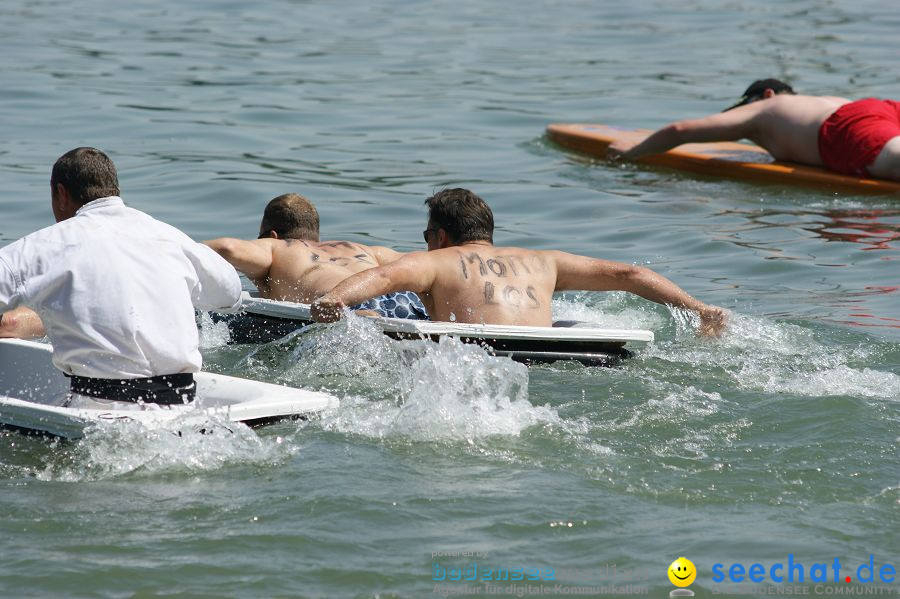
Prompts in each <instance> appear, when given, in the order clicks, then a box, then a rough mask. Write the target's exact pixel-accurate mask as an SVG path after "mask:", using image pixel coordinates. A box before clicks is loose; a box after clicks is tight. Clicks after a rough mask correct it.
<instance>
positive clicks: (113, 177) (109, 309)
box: [0, 148, 241, 409]
mask: <svg viewBox="0 0 900 599" xmlns="http://www.w3.org/2000/svg"><path fill="white" fill-rule="evenodd" d="M50 195H51V206H52V209H53V216H54V217H55V219H56V224H55V225H52V226H49V227H46V228H44V229H41V230H40V231H37V232H35V233H32V234H30V235H26V236H25V237H23V238H22V239H19V240H18V241H15V242H13V243H11V244H9V245H7V246H6V247H3V248H0V312H6V313H5V314H4V316H3V318H2V321H4V324H2V325H0V329H3V330H4V332H5V333H8V332H10V331H11V330H12V331H16V330H18V332H20V333H23V335H22V336H33V334H34V333H36V332H39V329H40V328H45V329H46V334H47V336H48V337H49V338H50V342H51V343H52V344H53V363H54V364H55V365H56V367H57V368H59V369H60V370H62V371H63V372H64V373H65V374H66V375H67V376H69V377H70V380H71V391H72V392H71V393H70V394H69V395H68V396H67V397H66V398H64V399H63V402H64V403H63V405H66V406H68V407H78V408H102V409H109V408H111V407H115V408H131V409H143V408H144V405H145V404H158V405H167V404H181V403H184V402H187V401H190V400H192V399H193V398H194V394H195V389H196V385H195V383H194V377H193V373H194V372H197V371H199V370H200V367H201V364H202V358H201V356H200V351H199V336H198V333H197V327H196V324H195V320H194V308H195V307H196V308H199V309H203V310H221V311H225V312H227V311H231V310H235V309H237V308H238V307H239V306H240V302H241V282H240V279H238V276H237V273H236V272H235V270H234V269H233V268H232V267H231V265H229V264H228V263H227V262H226V261H225V260H223V259H222V258H220V257H219V256H218V255H216V253H215V252H213V251H212V250H210V249H209V248H208V247H205V246H203V245H201V244H199V243H196V242H194V241H192V240H191V239H190V238H189V237H188V236H187V235H185V234H184V233H182V232H181V231H179V230H177V229H175V228H174V227H171V226H169V225H167V224H165V223H162V222H159V221H158V220H155V219H153V218H151V217H150V216H148V215H147V214H144V213H143V212H140V211H138V210H135V209H133V208H129V207H127V206H125V204H124V203H123V202H122V198H120V197H119V181H118V175H117V174H116V167H115V165H114V164H113V163H112V161H111V160H110V159H109V157H108V156H107V155H106V154H104V153H103V152H101V151H100V150H97V149H95V148H76V149H74V150H71V151H69V152H66V153H65V154H63V155H62V156H61V157H60V158H59V160H57V161H56V163H55V164H54V165H53V171H52V173H51V175H50ZM20 306H28V307H30V308H32V309H33V310H34V311H33V312H32V311H29V310H24V309H21V308H20ZM7 310H9V311H7ZM38 317H39V318H38ZM36 319H37V320H36ZM24 333H30V335H25V334H24Z"/></svg>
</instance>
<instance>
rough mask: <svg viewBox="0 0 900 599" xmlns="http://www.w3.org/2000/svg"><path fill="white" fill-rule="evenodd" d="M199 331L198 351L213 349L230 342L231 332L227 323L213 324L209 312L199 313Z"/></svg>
mask: <svg viewBox="0 0 900 599" xmlns="http://www.w3.org/2000/svg"><path fill="white" fill-rule="evenodd" d="M197 324H198V325H199V329H200V349H213V348H216V347H222V346H223V345H227V344H228V342H229V341H230V340H231V331H229V330H228V323H227V322H213V320H212V317H210V315H209V312H201V313H200V321H199V322H198V323H197Z"/></svg>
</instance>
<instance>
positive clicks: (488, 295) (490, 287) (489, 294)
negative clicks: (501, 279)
mask: <svg viewBox="0 0 900 599" xmlns="http://www.w3.org/2000/svg"><path fill="white" fill-rule="evenodd" d="M484 303H485V304H496V303H497V302H495V301H494V284H493V283H491V282H490V281H486V282H485V284H484Z"/></svg>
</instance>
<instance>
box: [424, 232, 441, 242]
mask: <svg viewBox="0 0 900 599" xmlns="http://www.w3.org/2000/svg"><path fill="white" fill-rule="evenodd" d="M438 231H440V229H425V230H424V231H422V237H423V238H425V243H428V235H429V234H431V233H437V232H438Z"/></svg>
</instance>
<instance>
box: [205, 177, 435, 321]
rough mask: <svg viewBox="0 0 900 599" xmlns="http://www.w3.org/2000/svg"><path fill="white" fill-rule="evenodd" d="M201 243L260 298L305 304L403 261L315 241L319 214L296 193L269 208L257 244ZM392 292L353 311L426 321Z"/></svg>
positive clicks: (403, 295) (411, 299)
mask: <svg viewBox="0 0 900 599" xmlns="http://www.w3.org/2000/svg"><path fill="white" fill-rule="evenodd" d="M203 243H205V244H206V245H208V246H209V247H211V248H212V249H214V250H215V251H216V252H218V253H219V255H221V256H222V257H223V258H225V259H226V260H228V262H230V263H231V264H232V265H233V266H234V267H235V268H236V269H238V270H239V271H241V272H242V273H244V274H245V275H247V278H249V279H250V280H251V281H252V282H253V284H254V285H256V288H257V289H258V290H259V293H260V295H261V296H262V297H264V298H267V299H275V300H286V301H292V302H299V303H304V304H308V303H309V302H311V301H312V300H314V299H316V298H317V297H319V296H320V295H322V294H323V293H325V292H326V291H330V290H331V288H332V287H334V286H335V285H337V284H338V283H340V282H341V281H343V280H344V279H346V278H347V277H349V276H350V275H353V274H355V273H358V272H361V271H364V270H367V269H370V268H374V267H376V266H380V265H384V264H388V263H390V262H393V261H395V260H397V259H398V258H400V257H401V256H402V255H403V254H401V253H399V252H395V251H394V250H392V249H390V248H386V247H380V246H367V245H362V244H359V243H351V242H349V241H319V213H318V212H317V211H316V208H315V206H313V205H312V203H311V202H310V201H309V200H307V199H306V198H304V197H303V196H301V195H298V194H295V193H288V194H284V195H280V196H278V197H277V198H275V199H273V200H272V201H270V202H269V204H268V205H267V206H266V209H265V212H264V213H263V218H262V222H261V223H260V227H259V238H258V239H255V240H252V241H245V240H242V239H233V238H230V237H222V238H219V239H212V240H210V241H204V242H203ZM396 291H397V293H394V294H392V295H391V296H389V297H379V298H374V299H373V300H372V301H370V302H366V303H365V304H362V305H360V306H357V308H356V309H363V310H373V311H375V312H376V313H377V314H378V315H380V316H391V317H395V318H412V319H427V318H428V314H427V313H426V312H425V307H424V306H423V305H422V303H421V301H420V300H419V298H418V297H416V296H415V294H413V293H408V292H405V291H403V290H396ZM366 299H368V298H366Z"/></svg>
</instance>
